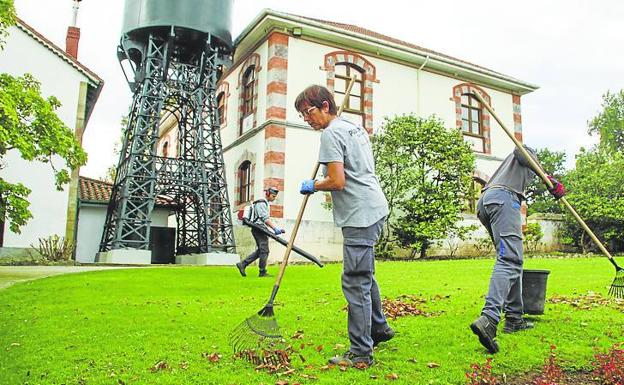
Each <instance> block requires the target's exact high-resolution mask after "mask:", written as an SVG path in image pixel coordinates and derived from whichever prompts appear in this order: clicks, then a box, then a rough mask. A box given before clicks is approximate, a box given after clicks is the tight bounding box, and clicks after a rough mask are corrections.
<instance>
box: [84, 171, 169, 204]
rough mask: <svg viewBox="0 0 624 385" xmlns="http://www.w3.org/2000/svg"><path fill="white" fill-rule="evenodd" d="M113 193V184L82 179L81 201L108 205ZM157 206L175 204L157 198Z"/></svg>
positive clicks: (167, 199) (160, 197)
mask: <svg viewBox="0 0 624 385" xmlns="http://www.w3.org/2000/svg"><path fill="white" fill-rule="evenodd" d="M112 191H113V184H112V183H109V182H105V181H102V180H97V179H92V178H87V177H85V176H81V177H80V182H79V189H78V194H79V197H80V200H81V201H86V202H101V203H108V201H109V200H110V196H111V192H112ZM156 205H157V206H168V207H169V206H174V205H175V204H174V202H172V201H171V200H170V199H169V198H166V197H162V196H159V197H156Z"/></svg>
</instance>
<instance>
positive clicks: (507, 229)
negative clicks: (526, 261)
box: [477, 187, 523, 322]
mask: <svg viewBox="0 0 624 385" xmlns="http://www.w3.org/2000/svg"><path fill="white" fill-rule="evenodd" d="M477 217H478V218H479V220H480V221H481V223H483V225H484V226H485V228H486V229H487V231H488V232H489V233H490V237H491V238H492V242H494V246H495V247H496V263H495V264H494V270H493V271H492V276H491V277H490V287H489V290H488V294H487V296H486V297H485V306H484V307H483V310H482V312H481V314H483V315H487V316H488V317H490V318H492V319H493V320H495V321H496V322H498V321H500V318H501V311H502V312H504V313H505V316H506V317H507V318H520V317H522V308H523V304H522V264H523V258H522V214H521V213H520V199H519V198H518V196H517V195H516V194H515V193H514V192H511V191H509V190H505V189H502V188H496V187H494V188H491V189H488V190H486V191H485V192H484V193H483V196H481V198H480V199H479V202H478V203H477Z"/></svg>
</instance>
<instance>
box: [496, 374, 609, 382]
mask: <svg viewBox="0 0 624 385" xmlns="http://www.w3.org/2000/svg"><path fill="white" fill-rule="evenodd" d="M540 374H541V373H526V374H523V375H521V376H519V377H515V378H507V381H503V382H502V384H508V385H533V384H535V380H536V379H537V378H538V377H539V376H540ZM564 376H565V380H564V381H562V382H561V384H562V385H563V384H565V385H593V384H595V385H598V384H600V381H597V380H595V379H594V376H593V375H592V374H591V372H564Z"/></svg>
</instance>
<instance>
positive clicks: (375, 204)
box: [295, 85, 394, 368]
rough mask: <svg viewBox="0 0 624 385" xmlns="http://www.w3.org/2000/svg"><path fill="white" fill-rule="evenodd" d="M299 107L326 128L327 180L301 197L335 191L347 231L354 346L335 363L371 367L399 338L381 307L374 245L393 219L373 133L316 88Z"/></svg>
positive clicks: (340, 222) (345, 282) (346, 287)
mask: <svg viewBox="0 0 624 385" xmlns="http://www.w3.org/2000/svg"><path fill="white" fill-rule="evenodd" d="M295 108H296V109H297V111H299V114H300V116H301V118H302V119H303V120H304V121H305V122H306V123H308V124H309V125H310V126H311V127H312V128H313V129H314V130H323V132H322V133H321V145H320V150H319V160H318V161H319V163H320V164H321V165H322V166H323V174H324V176H325V177H324V178H323V179H320V180H314V179H309V180H305V181H303V183H302V184H301V188H300V192H301V194H313V193H315V192H316V191H331V194H332V202H333V215H334V222H335V224H336V226H338V227H341V228H342V234H343V237H344V246H343V274H342V291H343V293H344V296H345V298H346V300H347V302H348V312H349V314H348V332H349V340H350V341H351V346H350V348H349V351H347V352H346V353H345V354H344V355H343V356H340V357H334V358H332V359H330V360H329V362H330V363H332V364H338V365H346V366H352V365H353V366H356V367H359V368H362V367H366V366H369V365H371V364H372V362H373V347H374V346H376V345H377V344H379V343H380V342H383V341H388V340H389V339H391V338H392V337H393V336H394V331H393V330H392V328H390V326H389V325H388V322H387V321H386V317H385V315H384V313H383V309H382V306H381V298H380V294H379V287H378V286H377V281H376V280H375V255H374V246H375V243H376V242H377V239H378V238H379V235H380V233H381V228H382V225H383V223H384V221H385V218H386V216H387V215H388V203H387V201H386V197H385V196H384V193H383V191H382V190H381V187H380V185H379V181H378V180H377V177H376V176H375V162H374V160H373V153H372V148H371V144H370V140H369V137H368V133H367V132H366V131H365V130H364V129H363V128H362V127H361V126H360V125H357V124H354V123H352V122H350V121H348V120H345V119H342V118H340V117H339V116H338V115H337V109H336V104H335V102H334V97H333V96H332V94H331V93H330V92H329V90H328V89H327V88H325V87H322V86H318V85H313V86H310V87H308V88H306V89H305V90H304V91H303V92H301V93H300V94H299V96H297V99H296V100H295Z"/></svg>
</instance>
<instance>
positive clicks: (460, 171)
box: [373, 115, 475, 257]
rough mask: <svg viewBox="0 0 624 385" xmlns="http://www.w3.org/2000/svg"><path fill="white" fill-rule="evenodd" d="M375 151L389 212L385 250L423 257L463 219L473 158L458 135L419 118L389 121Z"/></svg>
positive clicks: (382, 244)
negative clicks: (397, 248) (392, 247)
mask: <svg viewBox="0 0 624 385" xmlns="http://www.w3.org/2000/svg"><path fill="white" fill-rule="evenodd" d="M373 152H374V154H375V162H376V167H377V168H376V172H377V175H378V177H379V181H380V184H381V187H382V189H383V190H384V193H385V194H386V198H387V199H388V204H389V207H390V215H389V217H388V220H387V227H386V229H385V231H384V235H383V237H382V239H381V242H380V247H381V248H382V250H381V251H382V252H383V251H387V250H388V247H389V245H390V244H392V243H393V242H397V243H398V244H399V245H401V246H403V247H408V248H410V249H411V250H412V257H414V256H415V255H416V253H419V254H420V256H421V257H424V256H425V255H426V252H427V248H428V247H429V246H430V245H431V244H432V242H433V241H434V240H437V239H442V238H444V237H445V236H446V235H447V234H448V233H449V231H450V230H451V229H453V228H454V227H455V226H457V223H458V222H459V220H460V219H461V210H462V207H463V203H464V202H463V197H464V196H465V195H466V193H467V191H468V188H469V185H470V181H471V175H472V171H473V170H474V159H475V157H474V154H473V153H472V150H471V148H470V146H469V145H468V144H467V143H466V142H464V140H463V137H462V135H461V133H460V132H459V131H457V130H453V129H446V128H445V127H444V125H443V123H442V122H441V121H440V120H439V119H437V118H435V117H430V118H427V119H423V118H419V117H416V116H415V115H403V116H398V117H395V118H393V119H387V118H386V120H385V122H384V125H383V128H382V130H381V131H380V133H379V134H377V135H376V136H375V137H373Z"/></svg>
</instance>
